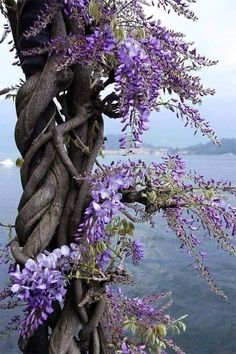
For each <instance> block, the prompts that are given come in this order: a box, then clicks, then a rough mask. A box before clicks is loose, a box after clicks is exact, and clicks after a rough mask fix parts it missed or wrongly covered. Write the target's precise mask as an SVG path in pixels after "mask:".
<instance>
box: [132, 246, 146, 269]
mask: <svg viewBox="0 0 236 354" xmlns="http://www.w3.org/2000/svg"><path fill="white" fill-rule="evenodd" d="M131 253H132V260H133V263H134V264H135V265H138V264H139V263H140V262H141V261H142V260H143V257H144V248H143V245H142V243H141V242H140V241H138V240H135V241H133V242H131Z"/></svg>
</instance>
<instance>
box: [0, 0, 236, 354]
mask: <svg viewBox="0 0 236 354" xmlns="http://www.w3.org/2000/svg"><path fill="white" fill-rule="evenodd" d="M192 2H194V1H191V0H186V1H184V0H156V1H142V0H132V1H121V0H99V1H93V0H91V1H89V0H60V1H54V0H48V1H43V0H42V1H35V0H33V1H29V0H25V1H18V3H16V2H15V1H14V0H2V1H1V2H0V10H1V13H2V15H3V16H4V17H5V19H6V26H5V27H4V33H3V38H2V40H4V39H5V38H6V37H7V36H8V35H9V34H10V33H11V34H12V36H13V41H14V50H15V53H16V57H17V61H18V65H20V66H21V68H22V69H23V72H24V74H25V80H24V81H23V82H22V83H21V84H20V86H19V87H16V91H17V92H16V97H15V103H16V113H17V124H16V129H15V140H16V144H17V147H18V149H19V151H20V153H21V155H22V159H23V163H22V165H21V169H20V173H21V181H22V186H23V194H22V196H21V199H20V202H19V207H18V215H17V218H16V222H15V238H14V239H13V240H12V242H11V243H10V250H11V253H12V256H13V257H14V262H13V263H11V264H10V270H9V274H10V282H9V284H8V286H7V287H6V288H5V289H4V290H3V291H2V292H1V295H0V298H1V300H2V308H15V307H16V306H18V305H19V304H22V303H23V304H24V313H23V316H22V317H21V318H20V319H18V317H17V318H13V320H12V322H11V324H9V325H8V328H11V326H12V327H14V326H15V324H16V323H18V322H17V321H19V325H20V338H19V347H20V349H21V350H22V352H24V353H41V354H44V353H50V354H66V353H68V354H69V353H70V354H75V353H78V354H80V353H81V354H85V353H88V354H100V353H101V354H106V353H122V354H129V353H140V354H145V353H166V351H169V350H170V351H174V352H176V353H183V351H182V349H180V348H179V347H178V346H177V345H176V344H175V343H174V342H173V341H172V340H171V338H170V336H169V330H170V329H171V328H172V329H173V328H174V329H176V328H177V329H178V330H179V329H180V330H181V329H184V324H183V323H182V320H181V319H179V320H174V319H172V318H170V317H169V316H168V314H167V313H166V311H167V308H168V304H169V302H168V300H167V302H166V303H164V304H163V300H165V299H168V297H169V296H170V294H169V293H162V294H151V295H147V297H145V298H134V299H132V298H128V297H127V296H126V295H125V294H123V292H122V291H121V290H120V288H117V285H120V284H121V285H122V284H128V285H133V284H134V279H133V278H132V276H131V274H130V273H129V271H128V270H127V267H126V260H127V259H131V260H132V262H133V264H134V265H135V266H137V265H139V264H140V263H141V262H142V259H143V257H144V256H145V254H144V249H143V245H142V243H141V242H140V241H139V240H138V235H136V233H135V223H137V222H150V223H151V222H152V217H153V215H155V214H156V213H161V214H162V216H163V218H164V219H165V220H166V222H167V224H168V226H169V227H170V228H171V229H172V230H173V231H174V232H175V233H176V236H177V237H178V239H179V240H180V245H181V247H182V248H184V249H186V251H187V252H188V253H189V254H190V255H191V257H192V259H193V264H194V267H195V268H196V269H197V270H198V271H199V273H200V274H201V275H202V276H203V277H204V278H205V279H206V280H207V281H208V284H209V286H210V288H211V290H212V291H214V292H215V293H216V294H218V295H219V296H221V297H222V298H226V296H225V294H224V293H223V291H222V290H221V289H220V288H219V287H218V286H217V285H216V284H215V282H214V280H213V278H212V276H211V273H210V270H209V268H208V266H207V263H206V262H207V253H206V250H205V249H204V242H203V241H204V240H203V239H201V229H202V227H204V228H205V230H207V232H208V233H209V235H211V236H212V237H213V238H214V239H215V240H216V242H218V244H219V246H220V248H222V249H223V250H225V251H227V252H229V253H230V254H232V255H235V253H236V248H235V245H234V242H233V239H232V236H234V235H235V233H236V209H235V208H233V207H231V206H230V205H229V203H228V202H226V200H227V198H228V197H229V196H230V197H231V198H232V196H233V197H235V194H236V189H235V187H233V186H231V183H230V182H224V181H214V180H213V179H209V180H207V179H205V178H204V177H202V176H200V175H198V174H197V173H191V172H188V171H186V169H185V165H184V162H183V161H182V159H181V158H180V157H179V156H165V157H163V161H162V163H160V164H156V163H155V162H153V163H151V164H149V165H146V164H145V162H143V161H138V162H132V160H130V161H129V162H126V163H123V162H121V161H120V162H117V163H112V164H110V165H104V164H101V163H100V162H99V161H98V160H97V157H98V155H99V153H100V151H101V148H102V146H103V142H104V133H103V127H104V121H106V120H107V119H120V120H121V122H122V124H123V129H122V131H123V136H122V138H121V139H120V145H121V148H122V149H124V148H126V149H128V150H129V149H132V147H136V146H139V145H140V144H141V143H142V134H143V132H144V131H145V130H147V129H149V116H150V113H151V112H152V111H158V112H159V111H160V110H162V109H169V110H171V111H173V112H174V113H175V114H176V115H177V117H178V118H179V119H181V120H183V122H184V124H185V125H186V124H189V125H191V126H192V127H193V128H194V129H195V130H196V131H199V132H200V133H201V134H203V135H207V136H208V137H209V138H210V139H211V140H212V141H213V143H218V140H217V137H216V136H215V134H214V131H213V130H212V129H211V127H210V125H209V123H208V122H207V121H205V120H204V119H203V117H202V116H201V114H200V112H199V111H198V108H197V104H199V103H200V102H201V99H202V97H203V96H206V95H209V94H210V95H212V94H214V90H211V89H208V88H204V87H203V85H202V83H201V80H200V78H199V77H198V76H196V73H195V72H196V70H199V69H200V68H201V67H204V66H211V65H214V64H216V62H215V61H211V60H208V59H206V58H205V57H203V56H201V55H199V54H198V53H197V50H196V49H195V48H194V46H193V44H192V43H187V42H186V41H185V39H184V36H183V34H181V33H178V32H175V31H172V30H168V29H167V28H165V27H164V26H163V25H162V24H161V22H160V21H156V20H154V19H153V18H150V17H147V16H146V10H145V8H146V7H147V6H152V7H153V11H156V12H157V13H158V8H159V7H163V8H164V9H165V10H167V11H169V10H173V11H175V12H177V13H178V14H179V15H182V16H185V17H187V18H188V19H190V20H194V21H195V20H196V19H197V18H196V16H195V14H194V13H193V12H192V11H191V3H192ZM12 90H14V88H6V89H5V90H2V91H1V94H10V95H11V91H12ZM160 115H161V113H160ZM6 252H8V248H6V249H4V251H3V255H6ZM6 257H8V256H6ZM140 266H141V265H140ZM160 301H161V302H160Z"/></svg>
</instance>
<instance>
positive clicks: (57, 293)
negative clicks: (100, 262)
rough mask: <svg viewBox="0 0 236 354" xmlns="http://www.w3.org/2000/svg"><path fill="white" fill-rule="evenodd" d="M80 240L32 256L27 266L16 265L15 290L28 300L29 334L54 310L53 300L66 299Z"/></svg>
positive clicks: (24, 326) (24, 331)
mask: <svg viewBox="0 0 236 354" xmlns="http://www.w3.org/2000/svg"><path fill="white" fill-rule="evenodd" d="M79 258H80V252H79V250H78V246H77V245H76V244H71V246H70V247H68V246H62V247H61V248H57V249H55V250H54V251H53V252H52V253H50V252H47V251H45V252H44V253H42V254H39V255H38V256H37V258H36V260H33V259H29V260H28V261H27V262H26V263H25V266H24V268H23V269H20V266H19V265H16V269H15V270H14V271H13V272H11V273H10V276H11V281H12V284H13V285H12V287H11V291H12V292H13V293H16V294H17V297H18V298H19V299H20V300H21V301H23V302H26V307H25V309H24V314H25V317H24V319H23V320H22V322H21V335H22V336H23V337H28V336H29V335H31V334H32V333H33V332H34V331H35V330H36V329H37V328H38V326H39V325H40V324H42V323H43V321H45V320H46V319H47V318H48V316H49V315H50V314H51V313H52V312H53V302H55V301H59V302H60V301H62V300H63V299H64V295H65V293H66V277H65V275H66V274H67V273H68V272H69V271H70V269H71V264H72V262H74V261H75V260H79Z"/></svg>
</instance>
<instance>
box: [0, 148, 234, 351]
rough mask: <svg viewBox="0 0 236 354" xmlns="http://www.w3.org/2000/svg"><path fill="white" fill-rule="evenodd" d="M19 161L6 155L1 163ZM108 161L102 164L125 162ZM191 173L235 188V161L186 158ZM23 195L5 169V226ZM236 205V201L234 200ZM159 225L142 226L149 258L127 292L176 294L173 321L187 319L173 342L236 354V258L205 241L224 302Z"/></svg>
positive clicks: (15, 175) (10, 169)
mask: <svg viewBox="0 0 236 354" xmlns="http://www.w3.org/2000/svg"><path fill="white" fill-rule="evenodd" d="M16 157H17V156H13V155H10V154H8V155H7V156H6V155H4V156H3V155H1V154H0V161H1V160H2V159H6V158H11V159H15V158H16ZM120 158H121V157H120V156H107V157H105V159H104V160H103V163H107V162H110V161H112V160H117V159H120ZM139 158H141V159H144V160H145V161H146V162H147V163H148V162H150V161H156V162H159V161H160V159H161V158H160V157H159V156H155V155H153V156H150V155H148V156H134V157H133V159H139ZM183 158H184V160H185V161H186V168H187V169H189V170H196V171H198V172H199V173H201V174H203V175H205V176H206V177H213V178H214V179H218V180H221V179H225V180H231V181H232V183H233V184H234V185H236V156H235V155H221V156H196V155H195V156H184V157H183ZM20 195H21V184H20V178H19V169H18V168H17V167H15V166H0V222H2V223H6V224H8V223H12V224H14V220H15V217H16V210H17V204H18V201H19V198H20ZM234 205H235V206H236V200H234ZM154 221H155V226H154V227H150V225H149V224H137V225H136V231H135V235H136V236H137V238H138V239H139V240H141V241H143V243H144V246H145V259H144V261H143V263H142V264H141V265H140V266H137V267H134V268H131V267H130V270H131V271H132V273H133V276H134V279H135V281H136V284H137V285H135V286H134V287H131V288H128V289H127V291H128V294H129V295H130V296H140V297H141V296H145V295H147V293H149V294H155V293H159V292H166V291H172V296H171V299H172V300H173V304H172V306H171V307H170V308H169V309H168V313H169V314H170V316H172V317H174V318H179V317H181V316H183V315H185V314H187V315H188V317H187V318H186V319H185V320H184V322H185V324H186V326H187V329H186V332H184V333H181V334H179V335H177V334H175V335H174V337H173V338H174V341H175V342H176V344H177V345H178V346H180V347H181V348H182V349H183V350H184V351H185V352H186V353H188V354H236V257H235V256H230V255H228V254H227V253H226V252H224V251H222V250H220V249H218V248H217V243H216V242H215V241H214V239H207V238H206V239H205V246H206V249H207V251H208V264H209V265H210V268H211V270H212V274H213V277H214V279H215V281H216V283H217V284H218V285H219V286H220V287H221V289H222V290H223V291H224V292H225V294H226V295H227V297H228V301H224V300H222V299H221V298H219V296H217V295H216V294H214V293H213V292H211V291H210V289H209V287H208V284H207V282H206V281H205V280H204V279H202V278H201V277H199V276H198V274H197V272H196V271H195V269H194V268H193V266H192V265H191V260H190V258H189V256H188V255H187V254H186V253H185V252H183V250H182V249H181V248H180V242H179V241H178V239H177V237H176V236H175V235H174V234H173V233H172V232H171V231H169V230H168V228H167V227H166V224H165V220H163V218H161V217H160V216H157V217H155V220H154ZM0 237H1V238H0V242H1V244H6V243H7V242H8V235H7V231H6V230H5V229H4V228H0ZM6 271H7V270H6V267H5V266H4V265H2V266H1V268H0V283H1V284H0V285H1V287H3V286H4V284H6V282H7V275H6ZM10 317H11V314H10V312H9V311H6V310H1V313H0V326H1V330H2V329H4V327H5V325H6V324H7V322H8V321H9V319H10ZM0 353H6V354H16V353H19V350H18V349H17V333H13V335H11V336H10V337H7V338H5V339H2V341H1V343H0Z"/></svg>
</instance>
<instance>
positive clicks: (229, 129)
mask: <svg viewBox="0 0 236 354" xmlns="http://www.w3.org/2000/svg"><path fill="white" fill-rule="evenodd" d="M192 8H193V9H194V10H195V13H196V14H197V16H198V18H199V20H198V21H197V22H192V21H190V20H187V19H185V18H183V17H181V16H177V15H176V14H173V13H171V14H170V15H167V14H166V13H164V12H163V11H161V10H159V9H157V10H156V11H153V9H152V14H153V15H154V16H155V18H160V19H161V22H162V24H163V25H165V26H166V27H168V28H173V29H175V30H179V31H181V32H183V33H185V34H186V39H187V40H188V41H191V42H192V41H194V42H195V43H196V48H197V49H198V51H199V52H200V53H201V54H204V55H205V56H206V57H209V58H211V59H218V60H219V64H218V65H216V66H214V67H209V68H206V69H204V70H203V71H202V72H200V73H199V74H200V76H201V77H202V81H203V83H204V84H205V85H206V86H208V87H211V88H215V89H216V95H215V96H214V97H207V98H205V99H204V102H203V104H202V106H201V107H200V111H201V112H202V114H203V116H204V117H205V118H206V119H207V120H208V121H209V122H210V123H211V126H212V127H213V128H214V130H215V131H216V133H217V135H218V137H219V138H224V137H228V138H231V137H234V138H236V124H235V120H236V113H235V112H236V41H235V38H236V21H235V19H236V1H235V0H197V2H196V3H195V4H193V5H192ZM3 20H4V19H3V18H1V17H0V28H2V24H3V23H4V21H3ZM0 33H1V32H0ZM8 49H9V46H8V45H7V43H3V44H1V45H0V63H1V65H0V88H3V87H6V86H9V85H14V84H15V83H18V82H19V78H20V77H21V76H22V74H21V71H20V69H19V68H17V67H14V66H11V65H10V63H11V62H12V61H14V58H13V56H12V53H9V51H8ZM1 107H2V104H1V101H0V123H1V124H2V123H4V124H5V125H6V126H8V125H9V126H12V125H14V119H15V117H14V114H13V113H12V112H13V111H14V110H10V111H9V112H8V111H6V109H7V108H6V107H8V105H7V106H6V105H4V108H2V109H1ZM6 119H7V120H8V121H7V122H5V120H6ZM3 121H4V122H3ZM105 130H106V134H109V133H110V134H119V133H120V124H119V123H118V122H117V121H113V120H109V119H107V120H106V122H105ZM144 140H145V141H146V142H149V143H152V144H154V145H168V146H174V147H175V146H179V147H182V146H188V145H192V144H194V143H199V142H207V138H203V137H201V135H200V134H197V135H196V136H194V135H193V130H191V129H188V128H183V123H182V122H181V121H178V119H177V118H176V116H175V115H174V114H173V113H171V112H167V111H161V112H160V113H153V114H152V116H151V129H150V130H149V131H148V132H147V133H145V135H144Z"/></svg>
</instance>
